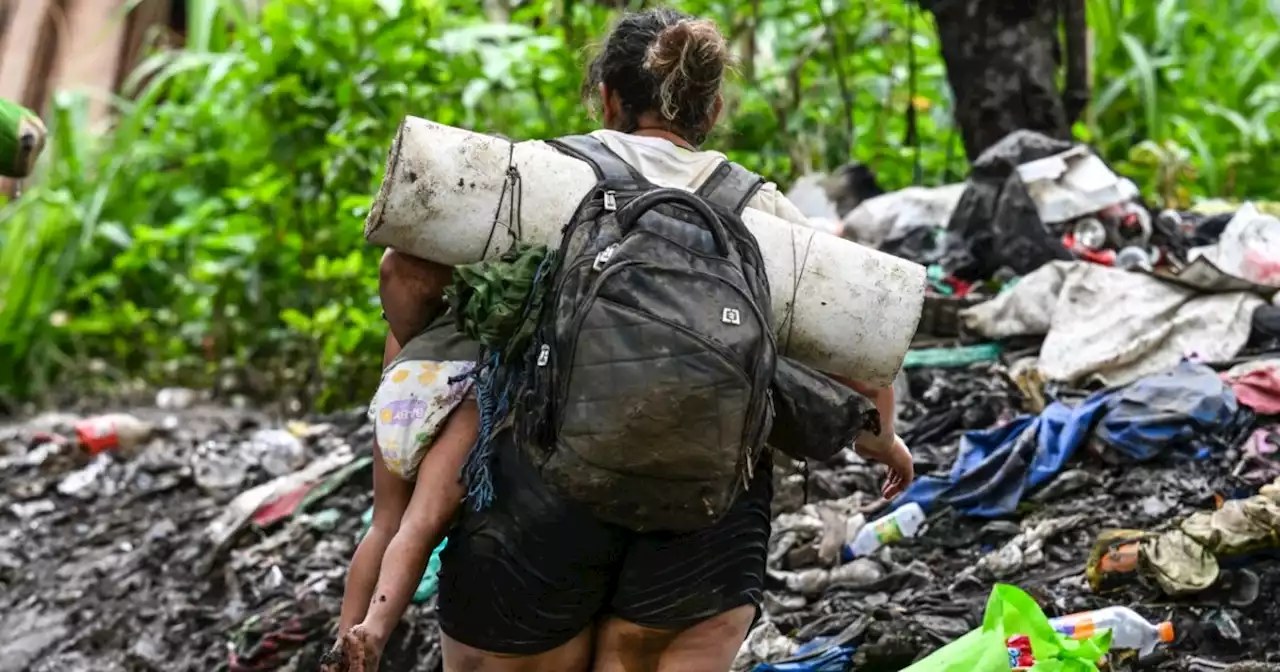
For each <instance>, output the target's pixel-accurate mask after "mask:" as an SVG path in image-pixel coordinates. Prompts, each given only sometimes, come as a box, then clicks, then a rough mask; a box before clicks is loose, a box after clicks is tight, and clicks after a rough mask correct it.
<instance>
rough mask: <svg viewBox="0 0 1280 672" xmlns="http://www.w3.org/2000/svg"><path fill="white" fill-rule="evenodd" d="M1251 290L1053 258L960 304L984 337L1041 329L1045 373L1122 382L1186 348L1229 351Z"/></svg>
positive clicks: (1205, 354) (1235, 349) (1243, 330)
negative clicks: (1208, 291)
mask: <svg viewBox="0 0 1280 672" xmlns="http://www.w3.org/2000/svg"><path fill="white" fill-rule="evenodd" d="M1263 303H1264V302H1263V300H1262V299H1261V298H1260V297H1258V296H1255V295H1253V294H1248V293H1244V292H1232V293H1225V294H1212V295H1201V294H1199V293H1197V292H1195V291H1194V290H1191V289H1188V288H1185V287H1179V286H1176V285H1172V284H1169V283H1166V282H1163V281H1161V280H1159V279H1157V278H1154V277H1152V276H1150V275H1147V274H1143V273H1131V272H1129V271H1125V270H1121V269H1115V268H1108V267H1105V266H1098V265H1096V264H1090V263H1087V262H1079V261H1073V262H1054V263H1051V264H1047V265H1045V266H1044V267H1042V268H1040V269H1039V270H1037V271H1035V272H1034V273H1031V274H1030V275H1028V276H1026V277H1025V278H1023V279H1022V281H1021V282H1019V283H1018V284H1017V285H1016V286H1014V287H1013V289H1011V290H1009V291H1007V292H1005V293H1003V294H1001V295H1000V296H997V297H996V298H995V299H992V300H991V301H988V302H986V303H982V304H979V305H976V306H973V307H972V308H968V309H966V310H965V311H964V312H962V313H961V318H962V319H963V320H964V321H965V324H966V325H967V327H968V328H969V329H970V330H972V331H973V332H975V333H977V334H979V335H981V336H983V337H986V338H993V339H999V338H1011V337H1016V336H1039V335H1043V336H1045V340H1044V345H1043V346H1042V347H1041V350H1040V363H1039V367H1040V369H1041V370H1042V371H1043V373H1044V374H1045V376H1046V377H1048V378H1049V379H1050V380H1055V381H1061V382H1065V383H1071V384H1079V383H1083V382H1086V381H1087V380H1090V379H1100V380H1101V381H1102V382H1103V383H1104V384H1107V385H1111V386H1118V385H1126V384H1128V383H1132V382H1134V381H1136V380H1138V379H1140V378H1142V377H1144V376H1147V375H1151V374H1154V373H1157V372H1160V371H1163V370H1165V369H1168V368H1169V367H1171V366H1173V365H1175V364H1177V363H1178V361H1180V360H1181V359H1182V358H1183V357H1185V356H1186V355H1187V354H1189V353H1195V354H1196V355H1197V356H1198V357H1200V358H1201V359H1204V360H1207V361H1222V360H1227V359H1231V358H1232V357H1235V356H1236V355H1237V354H1238V353H1239V352H1240V350H1241V349H1242V348H1243V347H1244V345H1245V343H1247V342H1248V340H1249V333H1250V324H1251V318H1252V315H1253V311H1254V310H1255V309H1257V308H1258V307H1259V306H1261V305H1263Z"/></svg>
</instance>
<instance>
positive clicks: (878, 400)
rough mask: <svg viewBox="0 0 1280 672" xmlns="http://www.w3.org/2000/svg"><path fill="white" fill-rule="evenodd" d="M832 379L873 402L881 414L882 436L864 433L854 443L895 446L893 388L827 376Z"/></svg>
mask: <svg viewBox="0 0 1280 672" xmlns="http://www.w3.org/2000/svg"><path fill="white" fill-rule="evenodd" d="M827 375H829V376H831V377H832V378H834V379H836V380H838V381H840V383H842V384H843V385H845V386H847V387H850V388H853V391H855V392H857V393H858V394H861V395H862V396H864V397H866V398H868V399H870V400H871V403H872V404H873V405H875V407H876V410H877V411H879V412H880V434H879V435H875V434H871V433H869V432H862V433H861V434H859V435H858V438H857V439H856V440H855V441H854V443H857V444H860V445H867V446H868V447H873V448H874V447H876V446H888V445H892V444H893V436H894V427H893V419H894V415H895V413H896V410H895V409H894V397H893V386H892V385H890V386H889V387H873V386H871V385H867V384H865V383H860V382H858V381H856V380H851V379H849V378H845V377H843V376H837V375H834V374H830V373H829V374H827Z"/></svg>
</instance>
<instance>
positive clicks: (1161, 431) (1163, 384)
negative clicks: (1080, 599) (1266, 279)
mask: <svg viewBox="0 0 1280 672" xmlns="http://www.w3.org/2000/svg"><path fill="white" fill-rule="evenodd" d="M1251 422H1252V415H1251V414H1250V413H1249V411H1248V409H1245V408H1243V407H1241V406H1240V405H1239V404H1238V403H1236V397H1235V394H1234V393H1233V392H1232V391H1231V388H1230V387H1229V386H1227V385H1225V384H1223V382H1222V380H1221V379H1220V378H1219V377H1218V374H1217V373H1216V372H1215V371H1214V370H1213V369H1210V368H1209V367H1207V366H1204V365H1203V364H1198V363H1195V362H1190V361H1184V362H1182V363H1181V364H1179V365H1178V366H1176V367H1174V368H1173V369H1170V370H1169V371H1167V372H1165V373H1163V374H1159V375H1155V376H1150V377H1148V378H1144V379H1142V380H1139V381H1137V382H1135V383H1133V384H1132V385H1130V386H1128V387H1125V388H1122V389H1120V390H1104V391H1101V392H1097V393H1095V394H1093V395H1092V396H1090V397H1088V398H1087V399H1085V400H1084V401H1083V402H1081V403H1080V404H1079V405H1078V406H1076V407H1074V408H1072V407H1069V406H1067V405H1066V404H1063V403H1061V402H1055V403H1054V404H1052V405H1050V406H1049V407H1048V408H1046V409H1045V410H1044V412H1043V413H1041V414H1040V415H1039V416H1031V415H1027V416H1022V417H1020V418H1017V419H1015V420H1014V421H1012V422H1010V423H1009V424H1007V425H1004V426H1002V427H996V428H994V429H988V430H982V431H975V432H969V433H967V434H965V435H964V437H963V438H961V440H960V454H959V455H958V456H957V458H956V462H955V465H954V466H952V468H951V474H950V475H949V476H948V477H947V478H941V477H937V476H924V477H921V478H920V479H918V480H916V482H915V483H913V484H911V487H909V488H907V491H906V492H904V493H903V494H902V496H900V497H898V498H897V499H896V500H895V501H894V508H897V507H899V506H902V505H904V504H906V503H908V502H916V503H918V504H920V506H921V507H923V508H924V509H925V510H926V511H929V510H931V509H934V508H937V507H938V506H946V505H949V506H952V507H954V508H955V509H956V510H958V511H960V512H961V513H965V514H967V515H971V516H978V517H982V518H995V517H999V516H1004V515H1008V514H1010V513H1013V511H1014V510H1015V508H1016V507H1017V505H1018V502H1020V501H1021V500H1022V498H1023V497H1024V496H1025V495H1026V494H1027V493H1028V492H1030V491H1031V490H1034V489H1035V488H1037V487H1039V486H1041V485H1044V484H1046V483H1048V482H1049V481H1050V480H1052V479H1053V478H1054V476H1056V475H1057V474H1058V473H1059V472H1061V471H1062V468H1063V466H1064V465H1065V464H1066V463H1067V461H1068V460H1070V459H1071V458H1072V457H1073V456H1074V455H1075V453H1076V451H1077V450H1079V449H1080V447H1081V446H1083V445H1085V442H1086V441H1087V440H1088V439H1089V438H1090V437H1094V438H1096V439H1097V440H1098V441H1099V442H1101V444H1102V445H1103V446H1105V448H1106V449H1107V451H1108V452H1109V457H1110V458H1111V459H1119V460H1125V461H1132V462H1144V461H1147V460H1151V459H1153V458H1155V457H1157V456H1160V455H1163V454H1166V453H1171V452H1183V453H1188V454H1191V455H1198V456H1205V455H1207V454H1209V453H1210V452H1212V451H1214V450H1217V449H1221V448H1225V447H1229V446H1230V445H1234V444H1235V443H1237V442H1238V439H1239V438H1242V434H1243V432H1244V431H1245V430H1246V429H1247V428H1248V426H1249V425H1250V424H1251Z"/></svg>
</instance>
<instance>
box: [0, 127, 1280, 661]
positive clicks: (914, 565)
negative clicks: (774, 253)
mask: <svg viewBox="0 0 1280 672" xmlns="http://www.w3.org/2000/svg"><path fill="white" fill-rule="evenodd" d="M834 182H835V183H836V184H837V186H838V185H855V186H856V187H857V189H858V190H859V191H858V193H856V194H853V195H849V194H845V195H844V196H839V195H837V196H836V197H832V196H830V195H829V194H828V193H827V192H828V191H829V187H830V186H831V184H832V180H830V179H826V178H814V179H810V180H808V181H806V182H804V183H802V184H801V185H799V186H798V188H800V189H801V191H802V192H803V190H804V189H808V192H809V193H808V195H805V194H804V193H799V194H796V195H795V200H796V201H797V203H799V204H800V205H801V206H802V207H806V208H808V209H810V214H814V215H815V216H821V217H824V218H825V219H823V220H822V222H821V223H820V225H822V226H826V227H828V228H829V229H830V230H831V231H832V232H835V233H840V234H842V235H846V236H849V237H851V238H855V239H857V240H860V241H861V242H864V243H866V244H870V245H875V246H877V247H880V248H881V249H883V250H886V251H889V252H891V253H894V254H898V255H900V256H904V257H907V258H910V259H913V260H916V261H919V262H920V263H923V264H926V265H928V266H929V267H930V274H931V279H932V288H931V295H930V299H929V301H928V302H927V303H926V315H925V317H924V320H923V323H922V329H921V333H920V334H919V335H918V337H917V343H916V346H917V347H914V348H913V350H912V352H911V353H910V354H909V356H908V357H907V360H906V362H905V364H904V369H903V373H902V374H901V375H900V376H899V379H898V381H897V382H896V383H895V388H896V389H897V391H898V408H897V427H898V432H899V433H900V434H901V435H902V436H903V437H904V439H905V440H906V442H907V444H908V445H909V446H911V448H912V451H913V454H914V455H915V460H916V468H917V472H918V474H919V478H918V480H917V482H916V483H915V484H913V485H912V486H911V487H910V488H909V489H908V491H907V492H906V493H904V494H903V495H902V496H901V497H899V498H897V499H896V500H894V501H893V502H884V501H882V500H880V499H878V495H877V494H875V493H878V491H879V484H880V481H881V479H882V478H883V471H882V468H881V467H879V466H877V465H872V464H869V463H867V462H865V461H864V460H862V459H861V458H860V457H858V456H857V455H856V454H855V453H854V452H853V451H852V450H846V451H844V452H842V453H841V454H840V455H838V456H837V457H836V458H835V459H833V460H831V461H829V462H828V463H825V464H809V465H800V464H794V463H786V461H785V460H779V464H778V465H777V467H776V474H775V478H776V481H777V482H776V488H775V491H776V497H775V500H774V514H775V519H774V524H773V537H772V540H771V544H770V549H769V559H768V567H769V569H768V586H767V588H768V590H767V593H766V597H765V604H764V609H763V615H762V618H761V619H760V620H759V622H758V624H757V625H756V626H755V627H754V628H753V630H752V631H751V633H750V635H749V636H748V638H747V641H746V642H745V643H744V644H743V646H742V649H741V651H740V653H739V655H738V660H737V661H735V664H734V669H735V670H737V671H739V672H746V671H751V670H755V671H759V672H768V671H770V670H774V671H778V672H783V671H785V672H824V671H827V670H848V669H857V670H866V671H869V672H894V671H896V670H903V669H910V670H912V672H934V671H935V670H938V671H942V670H952V669H965V670H968V669H982V670H985V669H1004V667H1003V666H1004V665H1008V666H1009V669H1028V668H1030V667H1032V666H1035V667H1036V668H1037V669H1050V668H1053V669H1062V670H1068V669H1069V670H1079V671H1080V672H1087V671H1088V670H1093V669H1096V668H1097V667H1098V665H1099V664H1100V661H1101V663H1102V664H1105V665H1108V666H1111V667H1113V668H1121V667H1123V668H1130V669H1177V670H1233V671H1234V672H1246V671H1250V672H1251V671H1254V670H1274V669H1278V668H1280V630H1278V629H1276V628H1275V627H1272V625H1271V624H1272V623H1274V622H1275V621H1276V620H1277V619H1280V602H1278V601H1277V600H1275V599H1274V597H1273V596H1274V595H1275V594H1276V591H1277V590H1278V589H1280V308H1277V306H1276V305H1275V304H1274V303H1273V301H1274V300H1275V297H1276V295H1277V291H1276V290H1277V289H1280V220H1277V219H1276V218H1275V217H1274V216H1272V215H1269V214H1267V211H1268V206H1264V205H1256V206H1255V205H1250V204H1246V205H1243V206H1239V207H1234V208H1232V209H1230V210H1229V211H1224V212H1214V213H1211V214H1210V213H1204V212H1195V211H1188V212H1172V211H1168V212H1156V213H1152V212H1150V211H1149V210H1147V209H1146V208H1144V207H1143V206H1142V205H1141V204H1140V203H1139V202H1138V201H1137V200H1136V195H1137V190H1136V189H1134V188H1133V187H1132V184H1130V183H1128V182H1127V181H1126V180H1123V179H1122V178H1119V177H1118V176H1116V175H1115V174H1114V173H1111V172H1110V169H1109V168H1107V167H1106V166H1105V164H1102V163H1101V162H1100V161H1099V160H1098V159H1097V158H1096V157H1094V156H1093V155H1092V154H1091V153H1089V152H1088V150H1087V149H1086V148H1083V147H1078V146H1072V145H1069V144H1066V143H1058V142H1057V141H1053V140H1049V139H1047V138H1043V137H1039V136H1035V135H1034V134H1023V133H1020V134H1015V135H1013V136H1010V138H1008V139H1006V141H1005V142H1003V143H1001V144H1000V145H997V146H996V147H994V148H992V150H991V151H990V152H988V154H987V155H986V156H984V157H982V158H981V159H980V160H979V161H977V162H976V163H975V166H974V173H973V176H972V177H971V179H970V180H969V181H968V182H966V183H964V184H960V185H950V186H948V187H943V188H940V189H925V188H913V189H907V190H903V191H900V192H891V193H881V192H882V190H880V189H878V187H876V186H875V185H874V184H873V182H874V179H873V176H870V175H869V173H868V172H867V171H865V170H853V169H850V170H846V171H843V172H842V173H841V174H840V175H839V176H838V179H836V180H835V181H834ZM823 199H826V200H823ZM818 211H820V212H818ZM371 440H372V430H371V427H370V426H369V425H368V424H367V420H366V418H365V415H364V413H363V411H362V410H359V409H357V410H353V411H351V412H349V413H342V414H335V415H329V416H317V417H309V418H306V419H305V420H293V421H285V420H283V419H281V418H279V417H274V416H271V415H268V414H266V413H264V412H261V411H256V410H246V409H244V408H229V407H226V406H220V405H216V404H211V403H209V402H208V400H207V399H203V398H202V395H200V394H198V393H195V392H191V391H187V390H165V391H163V392H162V393H161V394H160V395H159V397H158V398H157V401H156V403H155V404H154V405H153V406H149V407H146V408H132V409H129V410H128V411H127V412H116V413H109V414H105V415H94V414H84V415H81V414H75V415H73V414H67V413H50V414H45V415H40V416H37V417H33V418H27V419H23V420H18V421H14V422H12V423H10V424H8V425H0V521H3V527H2V528H0V530H2V531H0V632H3V633H4V635H5V636H4V637H0V672H24V671H31V672H53V671H58V672H65V671H70V672H78V671H82V670H83V671H90V670H92V671H93V672H114V671H144V670H157V671H158V670H164V671H165V672H180V671H186V670H191V671H196V670H199V671H200V672H208V671H210V670H215V671H224V672H245V671H250V670H255V671H256V670H292V671H302V670H314V669H317V668H318V662H319V659H320V657H321V656H322V655H323V653H324V652H325V650H327V649H328V648H329V646H330V645H331V644H332V642H333V640H334V637H335V634H336V632H335V629H336V624H337V618H338V611H339V607H340V604H341V597H342V587H343V579H344V574H345V571H346V567H347V564H348V562H349V560H350V557H351V554H352V552H353V551H354V549H355V545H356V543H357V542H358V540H359V538H360V536H361V534H363V532H364V530H365V529H366V528H367V524H368V516H369V512H370V505H371V499H372V494H371V457H370V449H371ZM436 569H437V564H435V563H433V564H432V565H430V566H429V567H428V570H427V572H426V575H424V577H423V581H422V583H421V585H420V586H419V590H418V593H417V594H416V595H415V606H414V607H413V608H411V609H410V611H409V613H408V614H407V615H406V617H405V619H404V622H403V623H402V624H401V626H400V628H399V629H398V630H397V632H396V633H395V635H394V636H393V638H392V640H391V641H390V643H389V645H388V647H387V651H386V654H385V656H384V666H383V669H388V670H421V671H433V670H438V669H440V649H439V634H438V630H437V627H436V622H435V617H434V610H433V599H434V589H435V583H434V572H435V571H436Z"/></svg>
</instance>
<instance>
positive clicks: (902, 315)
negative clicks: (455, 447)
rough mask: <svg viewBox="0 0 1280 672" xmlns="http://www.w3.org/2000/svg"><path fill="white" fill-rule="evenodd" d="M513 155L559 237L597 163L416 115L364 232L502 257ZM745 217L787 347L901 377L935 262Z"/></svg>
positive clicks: (533, 206) (450, 252) (534, 215)
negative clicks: (927, 266) (924, 263)
mask: <svg viewBox="0 0 1280 672" xmlns="http://www.w3.org/2000/svg"><path fill="white" fill-rule="evenodd" d="M509 161H510V162H511V164H513V165H514V166H515V167H516V168H517V169H518V170H519V174H520V177H521V181H522V186H521V189H520V193H521V196H522V199H521V203H520V213H521V216H520V218H519V220H520V228H521V234H522V235H523V237H524V238H526V239H529V240H541V241H545V242H546V243H547V244H549V245H552V246H555V245H558V243H559V241H560V235H561V229H562V228H563V227H564V225H565V224H566V223H567V222H568V221H569V220H570V219H571V218H572V216H573V213H574V211H575V210H576V209H577V207H578V205H579V203H580V202H581V201H582V199H583V198H584V197H585V196H586V195H587V194H588V193H589V192H590V191H591V190H592V189H593V188H594V187H595V183H596V178H595V174H594V172H593V171H592V170H591V167H590V166H588V165H587V164H586V163H584V162H582V161H579V160H578V159H575V158H573V157H570V156H567V155H565V154H562V153H561V152H559V151H557V150H555V149H554V148H552V147H550V146H548V145H546V144H545V143H542V142H538V141H528V142H519V143H515V144H514V145H513V144H512V143H510V142H508V141H507V140H504V139H502V138H498V137H494V136H489V135H483V134H479V133H474V132H471V131H467V130H463V129H459V128H454V127H450V126H445V125H442V124H437V123H434V122H431V121H427V120H425V119H420V118H417V117H406V118H405V121H404V122H403V123H402V124H401V126H400V130H399V132H398V133H397V134H396V139H395V141H394V143H393V144H392V147H391V152H390V154H389V155H388V158H387V170H386V175H385V176H384V177H383V182H382V187H381V188H380V189H379V191H378V196H377V199H376V200H375V202H374V205H373V208H372V210H371V211H370V213H369V217H368V218H367V220H366V221H365V237H366V238H367V239H368V240H369V242H371V243H373V244H375V245H380V246H384V247H391V248H395V249H397V250H401V251H403V252H406V253H409V254H413V255H415V256H419V257H422V258H424V259H429V260H431V261H435V262H437V263H441V264H448V265H451V266H456V265H460V264H467V263H473V262H476V261H479V260H480V259H481V258H482V257H483V256H489V257H493V256H497V255H499V254H501V253H502V252H503V251H505V250H506V249H507V248H508V247H509V246H510V244H511V241H512V238H511V237H510V236H509V235H507V233H506V228H505V227H506V223H507V222H508V214H509V208H510V204H511V201H512V198H511V196H510V194H508V196H507V198H506V199H503V205H502V207H501V212H497V213H496V214H497V220H498V221H499V222H500V223H501V225H500V228H499V230H497V231H495V232H494V233H493V236H492V241H491V244H490V245H489V250H488V252H487V255H486V253H485V246H486V243H487V242H489V239H490V231H491V229H492V223H493V221H494V216H495V211H497V210H498V202H499V196H500V195H501V194H502V192H503V186H504V183H505V182H506V180H507V168H508V162H509ZM743 222H744V223H745V224H746V226H747V228H748V229H749V230H750V231H751V232H752V234H754V235H755V236H756V239H757V241H758V242H759V244H760V249H761V252H762V253H763V255H764V260H765V271H766V273H767V274H768V277H769V284H770V287H771V290H772V295H773V306H772V308H773V314H774V316H775V320H776V323H777V326H778V329H779V334H778V336H779V338H778V343H779V347H780V349H781V350H782V352H783V353H784V354H787V355H789V356H791V357H794V358H796V359H798V360H800V361H801V362H804V363H806V364H808V365H810V366H813V367H814V368H817V369H819V370H822V371H826V372H828V373H834V374H838V375H842V376H847V377H850V378H853V379H855V380H859V381H862V382H865V383H867V384H870V385H876V386H882V387H887V386H889V385H891V384H892V383H893V379H894V376H895V375H896V374H897V372H898V370H899V368H901V366H902V360H903V357H904V356H905V355H906V352H907V349H908V348H909V346H910V344H911V339H912V337H913V336H914V335H915V331H916V327H917V326H918V324H919V321H920V316H921V310H922V308H923V305H924V291H925V282H926V280H925V271H924V268H923V267H921V266H920V265H918V264H915V263H912V262H909V261H906V260H903V259H899V258H897V257H893V256H890V255H887V254H884V253H882V252H879V251H877V250H873V249H870V248H867V247H863V246H861V245H858V244H856V243H852V242H849V241H847V240H843V239H840V238H836V237H834V236H830V235H827V234H824V233H820V232H818V231H816V230H814V229H811V228H808V227H803V226H796V225H794V224H791V223H789V222H787V221H785V220H782V219H779V218H777V217H774V216H772V215H768V214H766V213H763V212H760V211H757V210H754V209H747V210H746V211H745V212H744V213H743ZM788 318H790V319H788Z"/></svg>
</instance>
